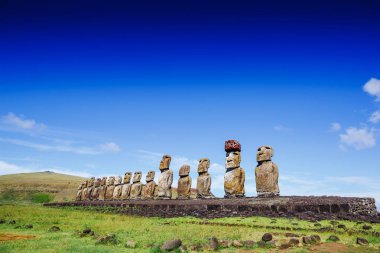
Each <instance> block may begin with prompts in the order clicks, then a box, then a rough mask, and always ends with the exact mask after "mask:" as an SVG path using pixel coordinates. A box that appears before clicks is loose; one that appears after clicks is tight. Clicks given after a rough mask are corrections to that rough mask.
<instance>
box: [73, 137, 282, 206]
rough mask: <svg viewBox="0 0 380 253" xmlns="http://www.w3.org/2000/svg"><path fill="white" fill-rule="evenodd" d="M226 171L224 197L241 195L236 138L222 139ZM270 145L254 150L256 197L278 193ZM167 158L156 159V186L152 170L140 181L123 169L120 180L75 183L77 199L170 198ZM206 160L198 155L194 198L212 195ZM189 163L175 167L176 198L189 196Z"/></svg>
mask: <svg viewBox="0 0 380 253" xmlns="http://www.w3.org/2000/svg"><path fill="white" fill-rule="evenodd" d="M225 151H226V172H225V175H224V192H225V195H224V197H225V198H241V197H245V189H244V182H245V171H244V169H243V168H241V167H240V162H241V145H240V143H239V142H238V141H236V140H228V141H226V142H225ZM272 157H273V148H272V147H270V146H261V147H259V148H258V150H257V156H256V160H257V162H258V165H257V167H256V169H255V178H256V191H257V196H258V197H275V196H279V193H280V191H279V187H278V168H277V165H276V164H275V163H274V162H272ZM170 162H171V157H170V156H169V155H164V156H163V157H162V160H161V162H160V167H159V168H160V171H161V174H160V176H159V178H158V185H156V183H155V181H154V177H155V172H154V171H149V172H148V174H147V175H146V184H145V185H143V184H142V183H141V177H142V173H141V172H135V173H134V174H133V180H132V183H131V182H130V181H131V178H132V173H131V172H126V173H125V175H124V181H123V180H122V178H121V177H120V176H117V177H113V176H112V177H109V178H108V179H107V178H106V177H103V178H102V179H100V178H98V179H95V178H94V177H93V178H91V179H90V180H87V181H85V182H83V183H81V184H80V185H79V188H78V192H77V197H76V199H77V200H126V199H153V198H154V199H172V183H173V171H172V170H170V168H169V167H170ZM209 168H210V160H209V159H207V158H202V159H200V160H199V164H198V178H197V188H196V197H197V198H214V195H213V194H212V193H211V176H210V174H209V172H208V169H209ZM191 183H192V179H191V177H190V166H189V165H182V166H181V168H180V169H179V180H178V186H177V195H178V199H189V198H190V196H191Z"/></svg>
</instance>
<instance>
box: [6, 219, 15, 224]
mask: <svg viewBox="0 0 380 253" xmlns="http://www.w3.org/2000/svg"><path fill="white" fill-rule="evenodd" d="M8 224H16V221H15V220H9V221H8Z"/></svg>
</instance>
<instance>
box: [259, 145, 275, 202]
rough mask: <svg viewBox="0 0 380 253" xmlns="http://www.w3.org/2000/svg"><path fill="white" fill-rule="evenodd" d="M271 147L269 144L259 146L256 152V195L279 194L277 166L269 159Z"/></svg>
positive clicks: (269, 195)
mask: <svg viewBox="0 0 380 253" xmlns="http://www.w3.org/2000/svg"><path fill="white" fill-rule="evenodd" d="M272 156H273V149H272V148H271V147H270V146H261V147H259V149H258V152H257V161H258V165H257V167H256V169H255V177H256V191H257V196H258V197H275V196H279V194H280V190H279V187H278V168H277V165H276V164H275V163H274V162H272V161H271V159H272Z"/></svg>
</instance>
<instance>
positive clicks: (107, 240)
mask: <svg viewBox="0 0 380 253" xmlns="http://www.w3.org/2000/svg"><path fill="white" fill-rule="evenodd" d="M118 243H119V240H118V239H117V237H116V235H115V234H108V235H106V236H102V237H100V238H99V239H98V240H97V241H96V244H108V245H111V244H112V245H116V244H118Z"/></svg>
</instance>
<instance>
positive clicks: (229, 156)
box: [224, 140, 241, 169]
mask: <svg viewBox="0 0 380 253" xmlns="http://www.w3.org/2000/svg"><path fill="white" fill-rule="evenodd" d="M224 150H225V151H226V169H234V168H238V167H240V162H241V154H240V152H241V145H240V143H239V142H238V141H236V140H228V141H226V142H225V145H224Z"/></svg>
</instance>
